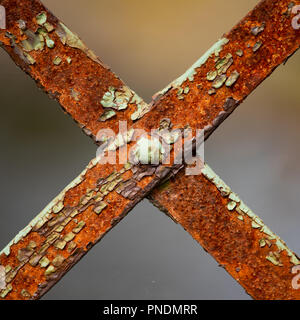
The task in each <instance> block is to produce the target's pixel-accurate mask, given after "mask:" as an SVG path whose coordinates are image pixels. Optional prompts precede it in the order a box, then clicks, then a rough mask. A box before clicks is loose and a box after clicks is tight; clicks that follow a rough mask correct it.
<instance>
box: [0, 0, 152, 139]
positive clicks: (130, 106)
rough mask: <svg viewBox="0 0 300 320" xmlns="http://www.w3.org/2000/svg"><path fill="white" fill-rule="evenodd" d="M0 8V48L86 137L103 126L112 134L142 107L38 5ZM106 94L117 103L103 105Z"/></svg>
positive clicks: (15, 1)
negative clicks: (1, 22)
mask: <svg viewBox="0 0 300 320" xmlns="http://www.w3.org/2000/svg"><path fill="white" fill-rule="evenodd" d="M0 4H1V5H3V6H4V7H5V9H6V27H7V28H6V29H5V30H0V43H2V47H3V48H4V49H5V50H6V51H7V52H8V54H9V55H10V56H11V58H12V59H13V60H14V61H15V62H16V64H17V65H18V66H20V67H21V68H22V70H24V71H25V72H27V73H28V74H29V75H30V76H31V77H32V78H33V79H34V80H35V81H36V82H37V84H38V86H40V87H41V88H42V89H43V90H44V91H45V92H47V93H48V94H49V96H50V97H52V98H54V99H56V100H57V101H58V102H59V103H60V105H61V106H62V108H63V109H64V110H65V111H66V112H67V113H69V114H70V115H71V117H72V118H73V119H74V120H75V121H76V122H78V124H79V125H80V127H81V128H82V129H83V130H84V132H85V133H86V134H88V135H91V136H92V137H94V136H95V135H96V134H97V132H98V130H99V129H101V128H103V127H105V128H106V127H107V126H108V125H109V126H110V127H111V128H112V129H114V130H115V131H117V130H118V127H117V123H118V120H123V119H126V120H127V121H128V123H129V125H131V123H132V120H131V116H132V115H133V116H134V115H135V114H136V113H135V111H136V110H137V108H140V109H141V110H144V108H146V107H147V105H146V104H145V103H144V102H143V101H140V100H141V99H140V98H139V97H138V96H137V95H136V94H135V93H134V92H133V91H132V90H130V89H129V88H128V87H126V86H125V85H124V83H123V82H122V81H121V80H120V79H119V78H118V77H117V76H116V75H115V74H114V73H113V72H111V71H110V70H109V68H108V67H107V66H105V65H103V63H102V62H101V61H100V60H99V59H98V57H97V56H96V55H95V54H94V53H93V52H92V51H91V50H89V49H88V48H87V47H86V46H85V44H84V43H83V42H82V41H81V40H80V39H79V37H78V36H77V35H76V34H75V33H73V32H71V31H70V30H69V29H68V28H67V27H66V26H65V25H64V24H63V23H62V22H61V21H59V20H58V19H57V18H56V17H55V16H54V15H53V14H52V13H51V12H49V11H48V10H47V9H46V8H45V7H44V6H43V5H42V4H41V2H40V1H38V0H34V1H31V0H1V1H0ZM110 91H112V92H113V98H114V99H113V100H114V102H116V99H117V98H119V101H117V102H116V103H115V104H114V105H113V104H110V106H107V103H106V104H105V99H103V97H104V96H105V93H107V92H110ZM111 97H112V96H109V97H107V98H108V99H107V100H109V98H111ZM107 100H106V101H107ZM110 117H111V118H110ZM106 118H108V119H107V120H106V121H104V120H105V119H106Z"/></svg>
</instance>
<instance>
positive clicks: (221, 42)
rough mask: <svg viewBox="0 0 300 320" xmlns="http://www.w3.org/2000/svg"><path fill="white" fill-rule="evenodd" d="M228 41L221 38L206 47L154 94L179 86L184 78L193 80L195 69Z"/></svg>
mask: <svg viewBox="0 0 300 320" xmlns="http://www.w3.org/2000/svg"><path fill="white" fill-rule="evenodd" d="M228 42H229V40H228V39H226V38H222V39H220V40H219V41H217V42H216V43H215V44H214V45H213V46H212V47H211V48H210V49H208V50H207V51H206V52H205V53H204V55H203V56H201V57H200V58H199V59H198V60H197V61H196V62H195V63H194V64H193V65H192V66H191V67H190V68H189V69H188V70H187V71H186V72H185V73H184V74H183V75H181V76H180V77H179V78H177V79H176V80H175V81H173V82H172V83H170V84H169V85H168V86H167V87H166V88H164V89H163V90H162V91H160V92H158V93H157V94H156V95H155V96H158V95H163V94H165V93H166V92H167V91H169V90H170V89H171V88H177V87H180V86H181V85H182V84H183V83H184V82H185V81H186V80H189V81H194V76H195V74H197V71H196V69H197V68H200V67H201V66H202V65H204V64H205V63H206V61H207V60H208V59H209V57H211V56H212V55H213V54H216V55H218V54H219V53H220V52H221V51H222V50H223V46H224V45H225V44H227V43H228Z"/></svg>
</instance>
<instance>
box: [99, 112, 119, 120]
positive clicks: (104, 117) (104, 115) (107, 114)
mask: <svg viewBox="0 0 300 320" xmlns="http://www.w3.org/2000/svg"><path fill="white" fill-rule="evenodd" d="M116 114H117V113H116V111H114V110H106V111H104V112H103V113H102V115H101V116H100V118H99V121H102V122H104V121H106V120H108V119H111V118H112V117H114V116H115V115H116Z"/></svg>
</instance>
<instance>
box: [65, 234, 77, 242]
mask: <svg viewBox="0 0 300 320" xmlns="http://www.w3.org/2000/svg"><path fill="white" fill-rule="evenodd" d="M74 238H75V234H74V233H73V232H69V233H67V234H66V235H65V236H64V241H66V242H70V241H72V240H73V239H74Z"/></svg>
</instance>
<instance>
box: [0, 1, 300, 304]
mask: <svg viewBox="0 0 300 320" xmlns="http://www.w3.org/2000/svg"><path fill="white" fill-rule="evenodd" d="M296 4H297V3H292V5H291V3H290V1H288V0H280V1H272V0H264V1H261V2H260V3H259V4H258V5H257V6H256V7H255V8H254V9H253V10H252V11H251V12H250V13H249V14H248V15H247V16H246V17H245V18H244V19H243V20H241V22H239V23H238V24H237V25H236V26H235V27H234V28H233V29H232V30H231V31H230V32H229V33H227V34H225V35H224V36H223V37H222V38H221V39H220V40H219V41H218V42H217V43H215V44H214V45H213V46H212V47H211V48H210V49H209V50H208V51H207V52H206V53H205V54H204V55H203V56H202V57H201V58H200V59H199V60H198V61H197V62H196V63H195V64H194V65H193V66H192V67H191V68H190V69H189V70H187V71H186V72H185V73H184V74H183V75H182V76H180V77H179V78H178V79H176V80H175V81H174V82H172V83H171V84H170V85H169V86H168V87H167V88H165V89H164V90H163V91H161V92H159V93H158V94H156V95H155V96H154V98H153V101H152V102H151V103H150V104H146V103H145V102H144V101H143V100H142V99H141V98H140V97H139V96H138V95H137V94H136V93H134V92H133V91H132V90H131V89H129V88H128V87H127V86H126V85H125V84H124V83H123V82H122V81H121V80H120V79H119V78H118V77H117V76H116V75H115V74H113V73H112V72H111V71H110V70H109V69H108V68H107V67H106V66H104V65H103V64H102V63H101V61H100V60H99V59H98V58H97V56H96V55H95V54H94V53H93V52H92V51H91V50H89V49H88V48H87V47H86V46H85V45H84V43H83V42H82V41H81V40H80V39H79V37H78V36H77V35H76V34H74V33H73V32H71V31H70V30H69V29H68V28H67V27H66V26H65V25H64V24H63V23H62V22H60V21H59V20H58V19H57V18H56V17H55V16H53V15H52V14H51V13H50V12H49V11H48V10H47V9H46V8H45V7H44V6H43V5H42V4H41V2H40V1H38V0H19V1H17V0H2V1H0V5H2V6H3V7H4V8H5V11H6V29H4V30H0V41H1V43H2V46H3V48H4V49H5V50H6V51H7V52H8V53H9V55H10V56H11V57H12V59H13V60H14V61H15V62H16V63H17V64H18V65H19V66H20V67H21V68H22V69H23V70H24V71H25V72H27V73H28V74H29V75H30V76H31V77H32V78H33V79H34V80H35V81H36V82H37V83H38V85H39V86H40V87H42V88H43V89H44V90H45V91H46V92H47V93H48V94H49V95H50V96H51V97H52V98H55V99H56V100H57V101H58V102H59V103H60V105H61V106H62V107H63V109H64V110H65V111H66V112H67V113H69V114H70V115H71V117H72V118H73V119H74V120H75V121H76V122H77V123H78V124H79V125H80V127H81V128H82V129H83V131H84V132H85V133H86V134H87V135H89V136H90V137H92V138H93V139H94V141H95V142H96V143H100V142H102V143H103V141H99V139H97V133H98V132H99V130H101V129H106V128H109V129H111V130H112V131H113V132H114V133H116V134H118V123H119V121H122V120H126V121H127V123H128V124H129V126H130V129H129V130H128V132H127V134H126V135H124V134H118V135H117V136H116V138H115V139H114V140H113V142H111V143H110V144H109V145H108V146H107V148H106V152H109V150H115V151H116V153H117V157H120V155H121V152H122V150H123V149H124V148H125V147H126V146H127V145H128V146H135V147H136V142H135V140H137V139H135V138H138V136H137V133H136V132H137V131H138V129H143V130H144V131H146V132H148V133H150V131H151V129H153V128H160V127H162V126H166V125H167V126H168V127H170V126H171V125H172V126H173V128H177V129H180V130H182V129H183V128H186V126H189V127H190V128H191V129H192V131H193V132H195V131H196V130H197V129H203V130H204V135H205V138H208V137H209V136H210V134H211V133H212V132H213V131H214V130H215V129H216V128H217V127H218V126H219V125H220V124H221V122H222V121H223V120H225V119H226V118H227V116H228V115H230V113H231V112H232V111H233V110H234V109H235V108H236V107H237V106H238V105H239V104H240V103H241V102H242V101H243V100H244V99H245V98H246V97H247V96H248V95H249V94H250V93H251V92H252V91H253V90H254V89H255V88H256V87H257V86H258V85H259V84H260V83H261V82H262V81H263V80H264V79H265V78H266V77H267V76H269V75H270V74H271V72H272V71H273V70H274V69H275V68H276V67H277V66H278V65H280V64H281V63H283V62H285V61H286V60H287V59H288V58H289V56H291V55H292V54H293V53H294V52H295V51H296V50H297V49H298V48H299V45H300V32H299V30H297V29H295V28H293V27H292V21H295V20H294V19H295V17H296V18H297V16H296V13H297V12H295V10H294V7H295V5H296ZM297 19H298V18H297ZM169 144H171V145H172V144H173V142H172V139H169ZM175 152H176V150H175ZM182 168H183V165H178V164H175V163H174V158H172V157H171V159H170V164H168V165H166V164H163V163H159V164H158V165H156V166H153V165H141V163H132V162H131V161H129V159H128V162H126V163H125V164H119V163H117V164H109V163H106V164H101V163H98V161H97V159H94V160H92V161H91V162H90V163H89V165H88V166H87V167H86V169H85V170H84V171H83V172H82V173H81V174H80V175H79V176H78V177H77V178H76V179H75V180H74V181H72V182H71V183H70V184H69V185H68V186H67V187H66V188H65V189H64V190H63V191H62V192H61V193H60V194H59V195H58V196H57V197H56V198H55V199H54V200H53V201H52V202H51V203H50V204H49V205H48V206H47V207H46V208H45V209H44V210H43V211H42V212H41V213H40V214H39V215H38V216H37V217H36V218H35V219H34V220H33V221H32V222H31V223H30V224H29V225H28V226H27V227H26V228H25V229H24V230H22V231H21V232H20V233H19V234H18V235H17V236H16V237H15V238H14V239H13V240H12V241H11V243H10V244H9V245H8V246H7V247H6V248H5V249H4V250H2V252H1V253H0V264H1V265H2V266H4V267H5V280H6V281H5V282H6V288H5V289H3V290H2V291H1V292H0V297H1V298H2V299H38V298H40V297H41V296H42V295H43V294H45V293H46V292H47V291H48V290H49V289H50V288H51V287H52V286H53V285H54V284H55V283H56V282H57V281H59V279H60V278H61V277H62V276H63V275H64V274H65V273H66V272H67V271H68V270H69V269H70V268H71V267H72V266H73V265H74V264H75V263H76V262H77V261H78V260H79V259H80V258H82V257H83V256H84V255H85V254H86V253H87V252H88V250H90V249H91V247H92V246H93V245H94V244H96V243H97V242H98V241H99V240H100V239H101V238H102V237H103V236H104V235H105V234H106V232H108V231H109V230H110V229H111V228H112V227H113V226H114V225H115V224H116V223H117V222H119V221H120V220H121V219H122V218H123V217H124V216H125V215H126V214H127V213H128V212H129V211H130V210H131V209H132V208H133V207H134V206H135V205H136V204H137V203H138V202H139V201H140V200H142V199H143V198H144V197H146V196H148V197H149V198H150V200H151V201H152V202H153V203H154V204H155V205H156V206H158V207H159V208H160V209H161V210H162V211H164V212H165V213H167V214H168V215H169V216H170V217H171V218H172V219H173V220H175V221H176V222H178V223H180V224H181V225H182V226H183V227H184V228H185V230H187V231H188V232H189V233H190V234H191V235H192V236H193V237H194V238H195V239H196V240H197V241H198V242H199V243H200V244H201V245H202V246H203V247H204V248H205V249H206V250H207V251H208V252H209V253H210V254H211V255H212V256H213V257H214V258H215V259H216V260H217V261H218V262H219V263H220V264H221V265H222V266H224V268H225V269H226V270H227V271H228V272H229V273H230V274H231V275H232V276H233V277H234V278H235V279H236V280H237V281H238V282H239V283H240V284H241V285H242V286H243V287H244V288H245V289H246V291H247V292H248V293H249V294H250V295H251V296H252V297H253V298H256V299H299V298H300V293H299V290H296V289H295V287H294V286H293V283H295V281H294V279H295V273H296V272H297V270H296V268H297V266H298V265H299V264H300V262H299V260H298V258H297V256H296V255H295V254H294V253H293V252H291V250H290V249H288V247H287V246H286V245H285V243H284V242H283V241H282V240H281V239H280V238H279V237H278V236H276V235H275V234H274V233H273V232H272V231H271V230H270V229H269V228H267V227H266V226H265V225H264V223H263V222H262V220H261V219H260V218H259V217H257V216H256V215H255V214H254V213H253V212H252V211H251V210H250V209H249V208H248V207H247V206H246V205H245V204H244V202H243V201H242V200H241V199H240V198H239V197H238V196H237V194H236V193H234V192H232V191H231V189H230V188H229V187H228V186H227V185H226V184H225V183H224V182H223V181H222V180H221V179H220V178H219V177H218V176H217V175H216V174H215V173H214V172H213V171H212V169H210V168H209V167H208V166H207V165H204V168H203V170H202V174H201V175H198V176H186V175H185V174H184V170H181V169H182ZM168 179H170V180H168ZM167 180H168V181H167ZM163 181H167V182H165V183H164V184H162V185H161V183H162V182H163Z"/></svg>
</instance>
